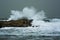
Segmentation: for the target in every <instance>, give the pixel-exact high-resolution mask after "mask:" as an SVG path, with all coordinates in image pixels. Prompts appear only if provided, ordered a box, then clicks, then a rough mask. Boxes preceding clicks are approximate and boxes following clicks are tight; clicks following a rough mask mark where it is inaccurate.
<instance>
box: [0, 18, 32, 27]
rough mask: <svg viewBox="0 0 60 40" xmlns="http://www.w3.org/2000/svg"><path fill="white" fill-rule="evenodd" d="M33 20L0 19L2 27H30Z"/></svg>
mask: <svg viewBox="0 0 60 40" xmlns="http://www.w3.org/2000/svg"><path fill="white" fill-rule="evenodd" d="M31 22H32V20H28V19H19V20H10V21H0V27H28V26H31Z"/></svg>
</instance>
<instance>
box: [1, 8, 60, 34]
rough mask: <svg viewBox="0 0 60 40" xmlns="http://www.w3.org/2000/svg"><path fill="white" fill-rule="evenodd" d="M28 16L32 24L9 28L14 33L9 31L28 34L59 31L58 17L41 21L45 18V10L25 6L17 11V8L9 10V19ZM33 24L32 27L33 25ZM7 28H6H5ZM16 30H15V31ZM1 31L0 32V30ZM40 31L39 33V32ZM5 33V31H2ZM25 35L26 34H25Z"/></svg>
mask: <svg viewBox="0 0 60 40" xmlns="http://www.w3.org/2000/svg"><path fill="white" fill-rule="evenodd" d="M24 17H25V18H28V19H33V21H32V23H31V24H32V26H31V27H26V28H24V27H22V28H11V29H12V30H14V33H12V32H11V34H12V35H13V34H15V33H16V34H19V35H20V34H21V35H23V34H22V33H24V34H26V33H28V35H30V34H31V35H34V33H36V34H37V33H38V35H41V34H45V35H47V34H56V33H58V34H59V33H60V19H57V18H55V19H50V22H45V21H43V19H45V18H47V17H46V16H45V12H44V11H43V10H41V11H39V12H37V10H36V9H35V8H34V7H30V8H29V7H25V8H23V10H22V11H17V10H11V15H10V18H9V19H8V21H9V20H18V19H21V18H24ZM33 26H34V27H33ZM5 29H8V28H5ZM18 29H19V30H22V31H20V32H18V31H19V30H18ZM16 30H17V31H16ZM0 33H1V32H0ZM40 33H41V34H40ZM4 34H5V33H4ZM26 35H27V34H26Z"/></svg>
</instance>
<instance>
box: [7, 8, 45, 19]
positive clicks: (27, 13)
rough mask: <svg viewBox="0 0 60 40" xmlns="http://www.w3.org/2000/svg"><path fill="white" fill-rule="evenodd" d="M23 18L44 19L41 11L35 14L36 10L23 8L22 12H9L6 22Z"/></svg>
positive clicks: (43, 13)
mask: <svg viewBox="0 0 60 40" xmlns="http://www.w3.org/2000/svg"><path fill="white" fill-rule="evenodd" d="M23 17H26V18H28V19H33V20H37V19H40V20H41V19H44V18H46V16H45V12H44V11H43V10H41V11H40V12H37V10H36V9H35V8H34V7H30V8H29V7H25V8H23V10H22V11H17V10H11V15H10V18H9V19H8V20H18V19H21V18H23Z"/></svg>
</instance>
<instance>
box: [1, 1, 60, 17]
mask: <svg viewBox="0 0 60 40" xmlns="http://www.w3.org/2000/svg"><path fill="white" fill-rule="evenodd" d="M25 6H34V7H35V8H36V9H38V10H44V11H45V13H46V15H47V17H49V18H55V17H56V18H60V0H0V18H7V17H9V15H10V11H11V10H22V9H23V8H24V7H25Z"/></svg>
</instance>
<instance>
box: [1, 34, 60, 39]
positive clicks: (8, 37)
mask: <svg viewBox="0 0 60 40" xmlns="http://www.w3.org/2000/svg"><path fill="white" fill-rule="evenodd" d="M36 35H37V34H36ZM0 40H60V36H32V35H30V36H20V35H0Z"/></svg>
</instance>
